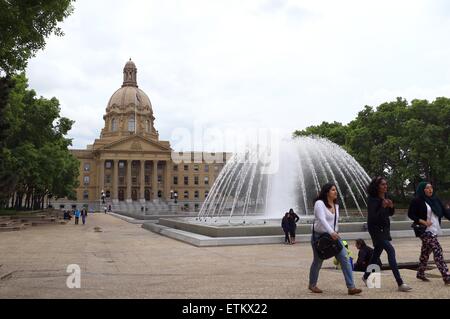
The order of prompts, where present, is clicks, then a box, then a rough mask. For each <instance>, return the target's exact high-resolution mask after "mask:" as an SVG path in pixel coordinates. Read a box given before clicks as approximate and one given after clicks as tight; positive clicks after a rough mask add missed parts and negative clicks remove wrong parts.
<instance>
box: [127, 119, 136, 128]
mask: <svg viewBox="0 0 450 319" xmlns="http://www.w3.org/2000/svg"><path fill="white" fill-rule="evenodd" d="M135 124H136V123H135V121H134V116H131V117H130V118H129V119H128V132H134V127H135Z"/></svg>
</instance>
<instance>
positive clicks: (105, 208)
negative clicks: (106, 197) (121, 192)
mask: <svg viewBox="0 0 450 319" xmlns="http://www.w3.org/2000/svg"><path fill="white" fill-rule="evenodd" d="M103 210H104V211H105V214H106V211H107V210H108V208H107V207H106V206H105V207H103Z"/></svg>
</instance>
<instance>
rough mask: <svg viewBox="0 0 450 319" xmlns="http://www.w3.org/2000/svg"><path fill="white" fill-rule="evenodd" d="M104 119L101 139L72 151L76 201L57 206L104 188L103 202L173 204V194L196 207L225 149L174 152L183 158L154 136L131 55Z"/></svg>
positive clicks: (87, 198) (89, 200)
mask: <svg viewBox="0 0 450 319" xmlns="http://www.w3.org/2000/svg"><path fill="white" fill-rule="evenodd" d="M103 119H104V120H105V126H104V128H103V129H102V131H101V134H100V138H99V139H96V140H95V141H94V144H92V145H88V146H87V148H86V149H85V150H78V149H74V150H72V153H73V154H74V155H75V156H76V157H77V158H78V160H79V161H80V176H79V181H80V186H79V187H78V188H77V190H76V196H77V200H76V202H70V201H67V200H66V201H58V202H59V204H60V207H61V208H62V205H64V204H62V203H63V202H65V203H66V205H69V203H73V204H77V205H79V206H81V205H83V204H88V205H90V206H92V205H99V204H101V199H102V191H103V195H104V197H105V201H106V204H107V205H108V204H111V205H115V206H117V205H120V206H122V207H127V205H128V206H130V205H134V206H138V207H141V206H143V204H145V203H152V202H158V203H174V201H175V198H176V199H177V202H178V204H179V205H180V206H181V207H182V208H183V209H184V210H189V211H198V210H199V208H200V207H201V203H202V202H203V201H204V200H205V198H206V197H207V196H208V193H209V191H210V189H211V186H212V185H213V183H214V181H215V180H216V178H217V176H218V174H219V173H220V171H221V170H222V168H223V167H224V165H225V162H226V156H229V155H230V154H229V153H228V154H227V153H217V154H214V153H210V154H207V155H204V154H202V153H194V152H190V153H184V154H178V153H176V154H175V155H181V157H182V158H183V159H184V160H183V161H182V162H179V161H178V160H177V159H176V158H174V157H173V156H172V155H173V153H172V152H173V150H172V149H171V147H170V143H169V142H168V141H161V140H159V134H158V131H157V130H156V129H155V126H154V124H153V123H154V120H155V117H154V115H153V110H152V104H151V102H150V99H149V97H148V96H147V94H145V92H144V91H142V90H141V89H139V87H138V85H137V68H136V65H135V64H134V63H133V62H132V61H131V59H130V61H128V62H127V63H126V64H125V67H124V69H123V84H122V87H121V88H119V89H118V90H117V91H116V92H114V94H113V95H112V96H111V98H110V99H109V102H108V104H107V107H106V114H105V115H104V116H103ZM211 159H215V161H214V162H212V161H211ZM122 203H126V204H127V205H124V204H122ZM136 204H138V205H136ZM97 207H98V206H97Z"/></svg>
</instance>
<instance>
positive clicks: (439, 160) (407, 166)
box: [293, 97, 450, 201]
mask: <svg viewBox="0 0 450 319" xmlns="http://www.w3.org/2000/svg"><path fill="white" fill-rule="evenodd" d="M310 134H313V135H319V136H321V137H325V138H328V139H330V140H331V141H333V142H335V143H337V144H339V145H341V146H342V147H344V148H345V149H346V150H347V151H348V152H349V153H350V154H351V155H352V156H353V157H354V158H355V159H356V160H357V161H358V162H359V163H360V164H361V165H362V166H363V167H364V169H365V170H366V171H367V173H368V174H369V175H371V176H375V175H384V176H386V177H387V179H388V181H389V184H390V189H391V191H392V192H393V193H394V195H396V196H397V199H400V200H403V201H406V199H407V197H408V195H410V194H411V193H412V192H413V191H414V190H415V188H416V185H417V183H418V182H419V181H421V180H429V181H430V182H432V183H433V184H434V185H435V187H436V188H437V189H442V190H446V189H449V188H450V161H449V160H448V159H449V158H450V99H448V98H445V97H440V98H436V100H435V101H434V102H431V103H430V102H428V101H427V100H413V101H412V102H411V104H409V103H408V102H407V101H406V100H405V99H402V98H397V99H396V100H395V101H391V102H386V103H383V104H381V105H379V106H378V107H377V108H376V109H374V108H372V107H371V106H365V107H364V109H363V110H362V111H360V112H359V113H358V115H357V117H356V118H355V119H354V120H353V121H351V122H350V123H348V124H347V125H341V124H340V123H336V122H334V123H327V122H323V123H322V124H320V125H318V126H310V127H308V128H306V129H305V130H303V131H295V132H294V134H293V135H294V136H301V135H310Z"/></svg>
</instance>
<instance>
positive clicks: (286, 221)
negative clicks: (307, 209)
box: [281, 216, 289, 231]
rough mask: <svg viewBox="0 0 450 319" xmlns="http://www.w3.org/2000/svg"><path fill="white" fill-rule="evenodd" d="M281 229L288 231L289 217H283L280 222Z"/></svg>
mask: <svg viewBox="0 0 450 319" xmlns="http://www.w3.org/2000/svg"><path fill="white" fill-rule="evenodd" d="M281 228H283V230H284V231H289V217H286V216H284V217H283V219H282V220H281Z"/></svg>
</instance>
